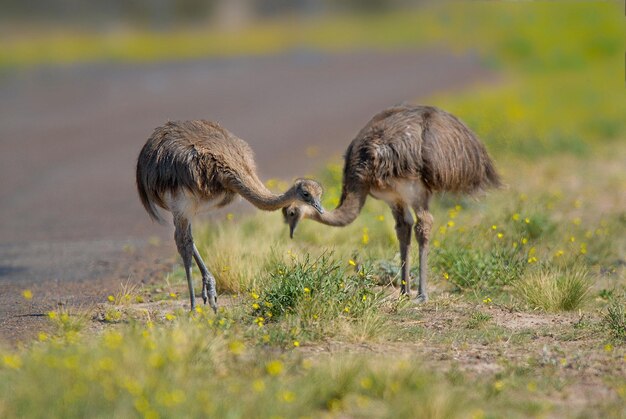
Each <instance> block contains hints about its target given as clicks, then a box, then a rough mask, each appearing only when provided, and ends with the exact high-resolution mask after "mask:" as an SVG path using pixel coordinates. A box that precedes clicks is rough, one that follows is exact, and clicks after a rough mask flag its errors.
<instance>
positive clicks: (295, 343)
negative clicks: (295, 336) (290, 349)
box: [293, 340, 300, 348]
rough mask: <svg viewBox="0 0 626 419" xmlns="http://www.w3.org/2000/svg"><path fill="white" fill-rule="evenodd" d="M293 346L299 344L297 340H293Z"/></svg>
mask: <svg viewBox="0 0 626 419" xmlns="http://www.w3.org/2000/svg"><path fill="white" fill-rule="evenodd" d="M293 346H295V347H296V348H297V347H299V346H300V342H298V341H297V340H294V341H293Z"/></svg>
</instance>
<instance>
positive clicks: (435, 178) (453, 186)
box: [283, 105, 501, 301]
mask: <svg viewBox="0 0 626 419" xmlns="http://www.w3.org/2000/svg"><path fill="white" fill-rule="evenodd" d="M500 185H501V183H500V178H499V176H498V174H497V173H496V170H495V168H494V165H493V162H492V161H491V159H490V157H489V155H488V154H487V151H486V149H485V147H484V146H483V144H482V143H481V142H480V140H479V139H478V138H477V137H476V135H474V133H472V131H470V130H469V128H467V127H466V126H465V125H464V124H463V123H462V122H461V121H459V120H458V119H457V118H456V117H454V116H453V115H451V114H449V113H447V112H444V111H442V110H441V109H438V108H435V107H430V106H411V105H401V106H396V107H392V108H389V109H386V110H384V111H382V112H380V113H379V114H377V115H375V116H374V117H373V118H372V119H371V120H370V121H369V122H368V123H367V125H365V127H364V128H363V129H362V130H361V131H360V132H359V134H358V135H357V136H356V138H355V139H354V140H353V141H352V143H350V145H349V146H348V150H347V151H346V155H345V165H344V170H343V185H342V192H341V200H340V202H339V205H338V206H337V208H336V209H335V210H333V211H330V212H327V213H325V214H316V213H315V212H313V211H311V210H310V209H309V208H308V207H306V206H303V205H300V204H298V203H294V204H292V205H290V206H288V207H286V208H284V209H283V215H284V217H285V221H286V222H287V223H288V224H289V228H290V232H289V234H290V236H291V237H292V238H293V232H294V230H295V228H296V226H297V225H298V222H299V221H300V220H301V219H302V218H311V219H313V220H315V221H317V222H320V223H323V224H326V225H329V226H345V225H347V224H350V223H351V222H352V221H354V219H355V218H356V217H357V215H359V212H360V211H361V208H362V207H363V204H364V203H365V199H366V198H367V195H368V194H369V195H371V196H373V197H374V198H376V199H382V200H383V201H385V202H386V203H387V204H388V205H389V206H390V207H391V211H392V213H393V217H394V218H395V221H396V235H397V237H398V241H399V242H400V260H401V263H402V266H401V269H402V273H401V277H402V286H401V292H402V293H403V294H407V295H409V294H410V281H409V268H410V265H409V247H410V244H411V227H412V226H413V222H414V220H413V216H412V214H411V211H410V209H413V211H414V212H415V215H416V217H417V222H416V223H415V227H414V228H415V236H416V238H417V242H418V244H419V267H420V268H419V291H418V296H417V299H418V301H426V300H427V299H428V296H427V294H426V267H427V262H426V260H427V255H428V241H429V235H430V230H431V228H432V223H433V217H432V215H431V214H430V213H429V211H428V203H429V201H430V197H431V196H432V194H433V193H434V192H444V191H449V192H459V193H468V194H470V193H474V192H477V191H480V190H485V189H487V188H490V187H499V186H500Z"/></svg>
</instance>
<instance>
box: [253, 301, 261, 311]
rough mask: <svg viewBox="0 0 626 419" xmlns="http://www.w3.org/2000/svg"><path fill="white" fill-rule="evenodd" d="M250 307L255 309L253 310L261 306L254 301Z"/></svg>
mask: <svg viewBox="0 0 626 419" xmlns="http://www.w3.org/2000/svg"><path fill="white" fill-rule="evenodd" d="M252 308H253V309H255V310H258V309H260V308H261V306H260V305H258V304H257V303H254V304H252Z"/></svg>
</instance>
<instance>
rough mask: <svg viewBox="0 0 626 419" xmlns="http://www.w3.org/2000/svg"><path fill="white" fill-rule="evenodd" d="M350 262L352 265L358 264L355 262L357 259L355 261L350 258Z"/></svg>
mask: <svg viewBox="0 0 626 419" xmlns="http://www.w3.org/2000/svg"><path fill="white" fill-rule="evenodd" d="M348 263H349V264H350V265H352V266H356V262H355V261H353V260H352V259H350V260H349V261H348Z"/></svg>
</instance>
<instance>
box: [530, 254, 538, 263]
mask: <svg viewBox="0 0 626 419" xmlns="http://www.w3.org/2000/svg"><path fill="white" fill-rule="evenodd" d="M535 262H537V258H536V257H535V256H533V257H530V258H528V263H535Z"/></svg>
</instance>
